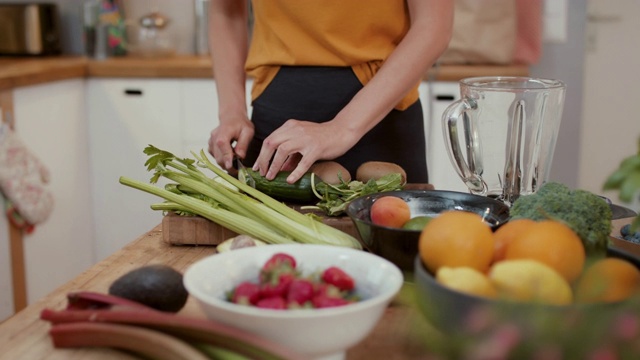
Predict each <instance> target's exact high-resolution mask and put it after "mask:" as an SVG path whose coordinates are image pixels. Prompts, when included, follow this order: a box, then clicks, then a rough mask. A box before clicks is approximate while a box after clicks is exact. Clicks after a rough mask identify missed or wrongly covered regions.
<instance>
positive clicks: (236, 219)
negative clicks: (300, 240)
mask: <svg viewBox="0 0 640 360" xmlns="http://www.w3.org/2000/svg"><path fill="white" fill-rule="evenodd" d="M120 183H121V184H123V185H126V186H129V187H132V188H135V189H138V190H142V191H145V192H148V193H150V194H153V195H156V196H159V197H162V198H164V199H166V200H169V201H172V202H175V203H177V204H179V205H182V206H184V207H185V208H186V209H187V210H188V211H190V212H193V213H194V214H198V215H200V216H202V217H204V218H206V219H209V220H211V221H214V222H216V223H218V224H220V225H222V226H224V227H226V228H227V229H229V230H231V231H234V232H237V233H238V234H246V235H250V236H253V237H255V238H258V239H261V240H264V241H265V242H268V243H274V244H288V243H294V242H295V241H294V240H292V239H291V238H289V237H287V236H284V235H282V234H279V233H278V232H275V231H273V230H271V229H270V228H268V227H265V226H264V225H263V224H261V223H260V222H258V221H256V220H254V219H252V218H248V217H245V216H242V215H238V214H235V213H233V212H231V211H228V210H224V209H220V208H214V207H212V206H211V205H210V204H208V203H207V202H205V201H202V200H198V199H195V198H193V197H190V196H185V195H178V194H175V193H172V192H170V191H167V190H165V189H161V188H158V187H156V186H153V185H150V184H147V183H144V182H142V181H138V180H134V179H129V178H127V177H124V176H121V177H120Z"/></svg>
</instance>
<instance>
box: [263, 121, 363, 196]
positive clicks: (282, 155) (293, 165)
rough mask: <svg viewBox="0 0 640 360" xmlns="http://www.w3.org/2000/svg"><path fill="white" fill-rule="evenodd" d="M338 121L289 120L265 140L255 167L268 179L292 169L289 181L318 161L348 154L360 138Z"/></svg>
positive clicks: (296, 179) (295, 179) (294, 179)
mask: <svg viewBox="0 0 640 360" xmlns="http://www.w3.org/2000/svg"><path fill="white" fill-rule="evenodd" d="M360 136H361V135H355V134H354V133H353V132H352V131H350V130H349V129H347V128H342V127H338V126H336V122H334V121H329V122H325V123H320V124H318V123H314V122H310V121H301V120H294V119H291V120H288V121H287V122H285V123H284V124H283V125H282V126H281V127H280V128H278V129H277V130H276V131H274V132H273V133H271V135H269V136H268V137H267V138H266V139H265V140H264V142H263V144H262V149H261V150H260V155H258V158H257V159H256V162H255V164H254V165H253V169H254V170H256V171H259V172H260V174H261V175H263V176H266V177H267V179H273V178H274V177H275V176H276V175H277V174H278V172H280V171H281V170H292V171H291V174H290V175H289V177H288V178H287V182H288V183H290V184H292V183H294V182H296V181H298V179H300V178H301V177H302V176H303V175H304V174H305V173H306V172H307V171H308V170H309V168H310V167H311V165H313V164H314V163H315V162H316V161H317V160H331V159H335V158H337V157H338V156H340V155H343V154H344V153H346V152H347V151H348V150H349V149H350V148H351V147H353V146H354V145H355V144H356V143H357V142H358V139H360Z"/></svg>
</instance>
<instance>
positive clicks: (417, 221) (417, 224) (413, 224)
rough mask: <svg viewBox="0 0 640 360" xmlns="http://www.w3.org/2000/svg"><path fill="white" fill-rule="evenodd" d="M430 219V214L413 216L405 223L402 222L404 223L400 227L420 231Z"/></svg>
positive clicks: (431, 218)
mask: <svg viewBox="0 0 640 360" xmlns="http://www.w3.org/2000/svg"><path fill="white" fill-rule="evenodd" d="M431 220H433V217H431V216H427V215H423V216H416V217H414V218H411V219H409V221H407V222H406V223H404V225H402V228H403V229H407V230H420V231H422V229H424V227H425V226H427V224H428V223H429V222H430V221H431Z"/></svg>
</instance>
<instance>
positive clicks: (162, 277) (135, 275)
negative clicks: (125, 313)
mask: <svg viewBox="0 0 640 360" xmlns="http://www.w3.org/2000/svg"><path fill="white" fill-rule="evenodd" d="M109 294H111V295H114V296H119V297H122V298H125V299H129V300H131V301H135V302H138V303H141V304H144V305H146V306H149V307H151V308H153V309H156V310H160V311H166V312H178V311H180V309H182V307H183V306H184V304H185V303H186V302H187V298H188V297H189V293H188V292H187V289H185V287H184V285H183V283H182V274H181V273H180V272H178V271H176V270H175V269H173V268H172V267H170V266H167V265H159V264H158V265H147V266H143V267H139V268H137V269H134V270H131V271H129V272H128V273H126V274H124V275H122V276H121V277H119V278H118V279H116V280H115V281H114V282H113V283H112V284H111V286H109Z"/></svg>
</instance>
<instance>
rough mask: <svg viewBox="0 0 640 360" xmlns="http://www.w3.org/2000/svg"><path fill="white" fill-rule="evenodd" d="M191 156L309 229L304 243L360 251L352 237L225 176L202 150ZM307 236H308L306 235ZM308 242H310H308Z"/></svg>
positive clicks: (359, 246) (242, 189)
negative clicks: (320, 243)
mask: <svg viewBox="0 0 640 360" xmlns="http://www.w3.org/2000/svg"><path fill="white" fill-rule="evenodd" d="M192 154H193V156H194V157H195V158H196V160H198V162H199V163H200V164H202V165H201V166H204V167H206V168H208V169H209V170H211V171H213V172H214V173H215V174H216V175H218V176H220V177H222V178H223V179H224V180H226V181H227V182H228V183H230V184H232V185H233V186H235V187H237V188H238V189H240V190H241V191H243V192H245V193H246V194H248V195H250V196H252V197H254V198H255V199H257V200H258V201H260V202H262V203H263V204H265V205H266V206H268V207H269V208H271V209H273V210H275V211H276V212H278V213H280V214H282V215H284V217H286V218H288V219H290V220H292V221H293V222H295V223H298V224H301V225H302V226H304V227H306V228H307V229H309V230H308V231H309V232H311V233H312V236H313V237H312V239H307V241H305V242H312V243H313V242H314V239H317V240H318V241H321V242H323V243H327V244H332V245H338V246H346V247H352V248H355V249H362V245H361V244H360V242H359V241H358V240H357V239H356V238H354V237H353V236H351V235H349V234H347V233H345V232H343V231H340V230H338V229H336V228H333V227H331V226H329V225H326V224H324V223H322V222H320V221H317V220H315V219H313V218H311V217H309V216H306V215H304V214H302V213H300V212H298V211H296V210H294V209H292V208H291V207H289V206H287V205H285V204H284V203H281V202H279V201H277V200H275V199H273V198H272V197H270V196H268V195H266V194H264V193H262V192H260V191H259V190H256V189H254V188H252V187H251V186H249V185H247V184H244V183H242V182H241V181H239V180H238V179H236V178H234V177H233V176H231V175H229V174H227V173H226V172H225V171H223V170H222V169H220V168H219V167H217V166H215V165H214V164H213V163H212V162H211V161H210V160H209V159H208V157H207V155H206V154H205V152H204V150H201V152H200V156H198V155H196V154H195V153H192ZM307 236H309V235H307ZM309 240H310V241H309Z"/></svg>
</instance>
